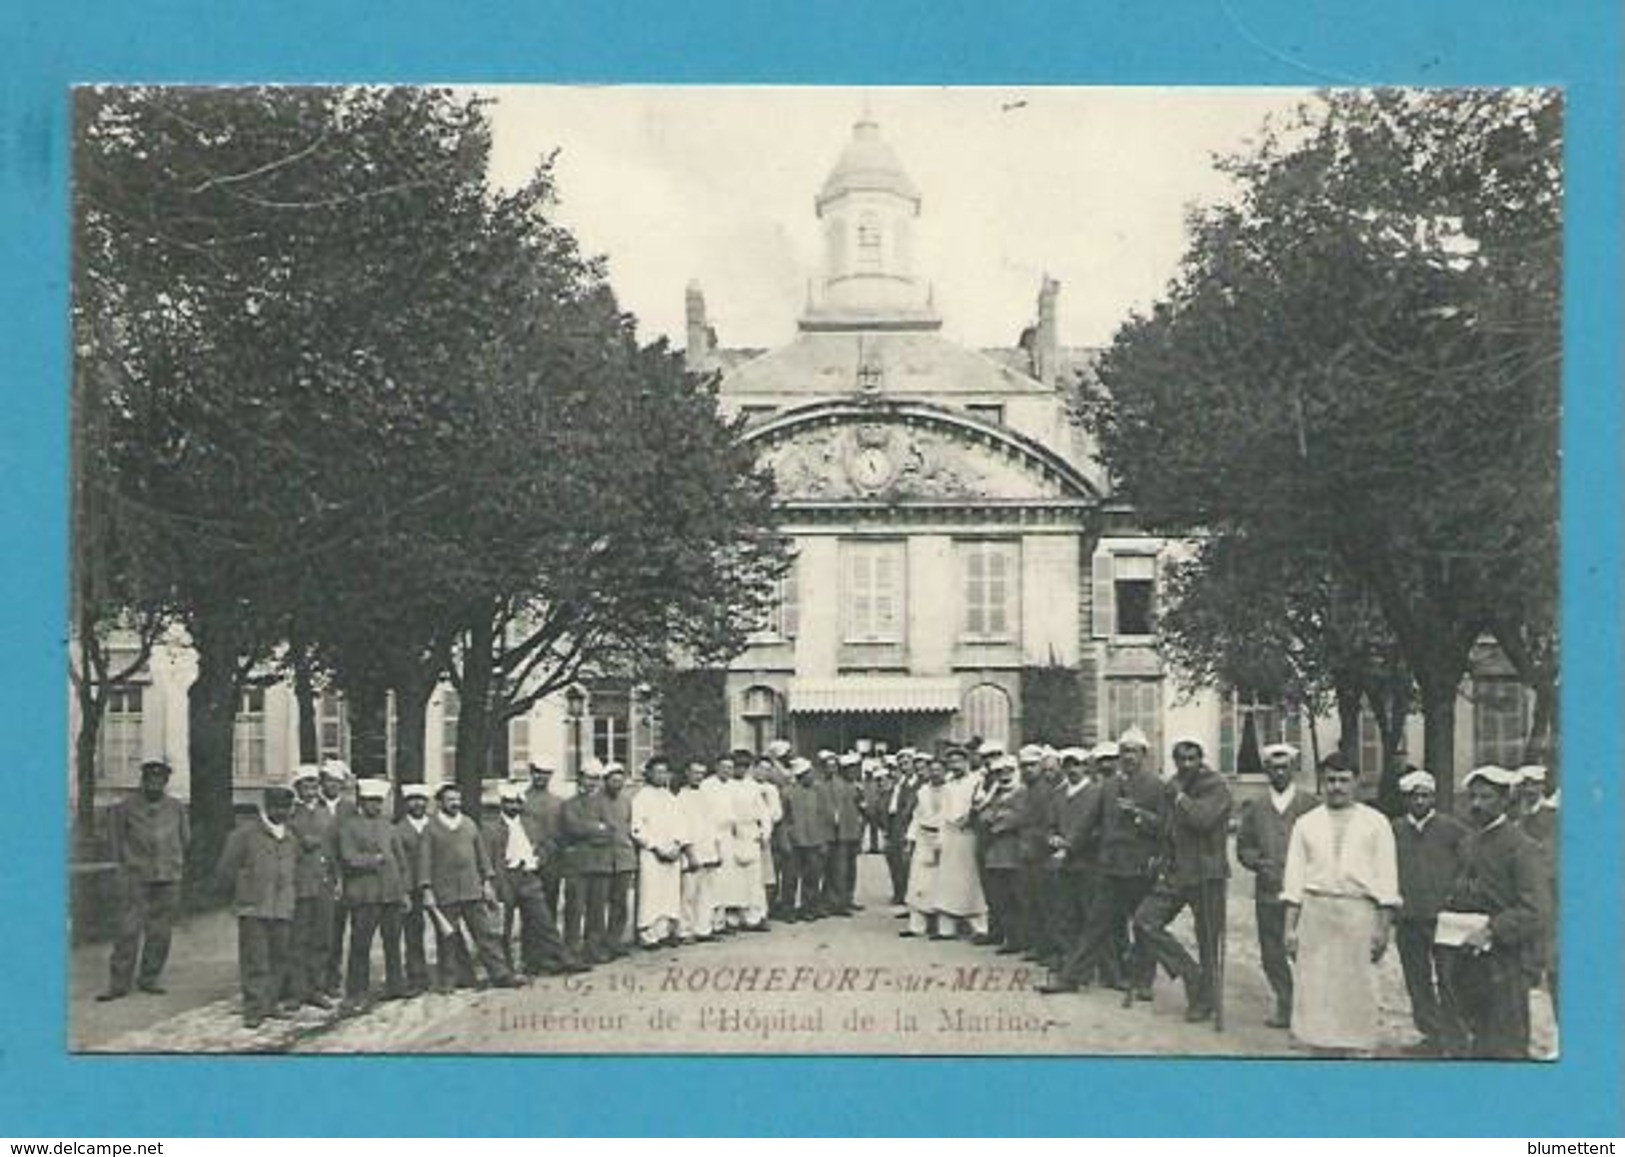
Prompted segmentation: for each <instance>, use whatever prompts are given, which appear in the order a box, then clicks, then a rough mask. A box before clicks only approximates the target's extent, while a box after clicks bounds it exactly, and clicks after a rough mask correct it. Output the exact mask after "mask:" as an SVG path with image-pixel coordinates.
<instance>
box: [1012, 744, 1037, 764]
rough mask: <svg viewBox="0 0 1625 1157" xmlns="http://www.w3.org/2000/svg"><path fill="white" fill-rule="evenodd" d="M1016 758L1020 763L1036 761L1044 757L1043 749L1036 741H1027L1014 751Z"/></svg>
mask: <svg viewBox="0 0 1625 1157" xmlns="http://www.w3.org/2000/svg"><path fill="white" fill-rule="evenodd" d="M1016 758H1017V759H1019V760H1020V761H1021V762H1022V763H1037V762H1038V761H1039V760H1041V759H1043V758H1044V749H1043V748H1042V747H1040V746H1039V745H1038V744H1036V743H1029V744H1027V745H1026V746H1025V747H1023V748H1022V749H1021V750H1020V751H1019V752H1017V753H1016Z"/></svg>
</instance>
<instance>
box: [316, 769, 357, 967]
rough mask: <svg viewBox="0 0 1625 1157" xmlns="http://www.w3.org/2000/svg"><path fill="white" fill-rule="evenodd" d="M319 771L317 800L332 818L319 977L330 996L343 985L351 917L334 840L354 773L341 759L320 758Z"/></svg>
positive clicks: (351, 795) (349, 809) (351, 807)
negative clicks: (329, 897) (341, 898)
mask: <svg viewBox="0 0 1625 1157" xmlns="http://www.w3.org/2000/svg"><path fill="white" fill-rule="evenodd" d="M320 771H321V794H320V796H319V797H318V802H319V804H320V806H321V807H322V808H323V809H324V810H325V811H326V812H327V814H328V816H329V818H330V820H331V823H330V824H329V825H328V828H327V839H328V848H327V855H328V858H329V859H330V860H332V861H334V868H333V896H334V902H333V904H332V906H331V908H330V910H329V916H328V920H329V924H330V927H329V930H328V938H327V958H326V961H325V962H324V964H323V966H322V971H321V974H320V980H321V988H322V990H323V991H325V992H326V993H327V994H328V995H329V996H337V995H338V994H339V992H340V991H341V989H342V987H343V982H342V977H343V972H344V930H345V928H347V927H348V926H349V923H350V920H349V914H348V913H347V912H345V910H344V905H343V904H341V903H339V902H338V888H339V884H338V868H337V860H338V849H337V847H336V846H335V843H336V841H337V839H338V821H339V820H340V819H342V818H343V817H345V816H347V815H354V814H355V810H356V804H355V789H354V779H355V777H354V776H353V775H352V774H351V772H350V765H349V764H347V763H345V762H344V761H343V760H342V759H324V760H322V762H321V764H320Z"/></svg>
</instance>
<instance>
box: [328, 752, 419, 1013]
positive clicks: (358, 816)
mask: <svg viewBox="0 0 1625 1157" xmlns="http://www.w3.org/2000/svg"><path fill="white" fill-rule="evenodd" d="M356 796H357V800H358V804H357V806H358V808H359V809H360V810H358V811H356V812H353V813H351V814H349V815H346V816H344V817H343V818H342V819H340V820H339V822H338V839H337V843H338V867H339V873H340V875H341V877H342V879H343V886H344V906H345V908H346V909H347V910H348V912H349V915H350V960H349V967H348V968H347V969H346V971H345V977H344V1002H345V1008H346V1010H347V1011H352V1012H353V1011H359V1010H361V1009H364V1008H366V1007H367V1005H369V1004H370V1003H371V1001H372V977H371V975H370V974H371V959H372V940H373V937H374V936H375V935H378V934H379V933H380V932H381V933H382V934H383V941H384V999H385V1000H399V999H400V998H401V997H403V996H405V995H406V981H405V977H404V976H403V975H402V973H401V910H402V909H403V908H404V907H406V905H407V899H406V888H407V882H408V879H409V878H410V875H411V869H410V868H409V867H408V866H407V864H406V859H405V853H404V852H403V851H402V849H401V845H400V841H399V840H397V839H396V837H395V830H394V825H392V824H391V823H390V822H389V820H388V819H387V818H386V817H385V816H384V804H385V802H386V801H387V800H388V799H389V783H388V781H386V780H382V779H363V780H361V781H360V782H359V783H357V784H356Z"/></svg>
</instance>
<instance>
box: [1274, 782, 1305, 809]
mask: <svg viewBox="0 0 1625 1157" xmlns="http://www.w3.org/2000/svg"><path fill="white" fill-rule="evenodd" d="M1297 795H1298V785H1297V784H1295V783H1289V784H1287V785H1286V790H1285V791H1276V790H1275V789H1274V788H1273V787H1272V788H1270V806H1271V807H1272V808H1274V809H1275V814H1276V815H1278V816H1284V815H1286V809H1287V808H1289V807H1291V806H1292V801H1293V800H1294V799H1296V798H1297Z"/></svg>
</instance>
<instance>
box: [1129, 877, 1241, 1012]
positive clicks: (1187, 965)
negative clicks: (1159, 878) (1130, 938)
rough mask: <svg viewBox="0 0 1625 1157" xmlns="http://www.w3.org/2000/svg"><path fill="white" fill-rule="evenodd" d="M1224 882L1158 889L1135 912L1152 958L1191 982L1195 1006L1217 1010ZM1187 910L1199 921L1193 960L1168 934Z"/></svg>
mask: <svg viewBox="0 0 1625 1157" xmlns="http://www.w3.org/2000/svg"><path fill="white" fill-rule="evenodd" d="M1224 883H1225V882H1224V881H1223V880H1207V881H1204V882H1203V883H1202V884H1192V885H1188V886H1184V887H1158V888H1154V889H1153V890H1152V891H1151V893H1150V895H1148V896H1146V898H1145V899H1144V900H1142V901H1141V902H1140V906H1139V907H1138V908H1136V909H1135V911H1134V927H1135V930H1136V931H1138V932H1139V934H1140V938H1141V940H1142V942H1143V943H1144V944H1145V946H1146V950H1147V951H1148V952H1150V954H1151V958H1152V959H1153V960H1155V961H1156V963H1158V964H1160V965H1162V966H1163V967H1164V968H1165V969H1167V970H1168V972H1169V974H1170V975H1172V976H1177V977H1179V978H1180V979H1181V980H1184V981H1186V982H1188V983H1189V984H1190V985H1191V986H1192V989H1193V992H1192V995H1193V997H1194V1000H1195V1005H1196V1007H1198V1008H1202V1009H1211V1008H1212V1007H1213V1001H1214V997H1215V995H1216V987H1215V984H1214V981H1215V979H1216V977H1217V971H1218V969H1217V965H1218V952H1219V940H1218V937H1219V936H1220V935H1222V934H1223V931H1224ZM1186 908H1190V909H1191V912H1192V914H1193V915H1194V916H1195V918H1196V951H1197V956H1198V958H1199V960H1193V959H1192V958H1191V954H1190V953H1189V952H1186V951H1185V947H1184V945H1182V944H1180V942H1179V941H1178V940H1177V939H1175V937H1174V934H1173V933H1172V932H1169V931H1168V925H1170V924H1172V923H1173V922H1174V919H1175V918H1176V917H1177V916H1178V915H1179V914H1180V913H1181V912H1183V911H1184V910H1185V909H1186Z"/></svg>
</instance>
